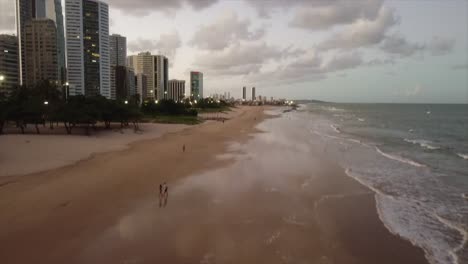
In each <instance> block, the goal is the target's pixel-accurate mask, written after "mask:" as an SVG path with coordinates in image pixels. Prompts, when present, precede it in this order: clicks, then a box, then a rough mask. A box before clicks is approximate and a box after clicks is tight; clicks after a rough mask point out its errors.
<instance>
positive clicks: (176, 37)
mask: <svg viewBox="0 0 468 264" xmlns="http://www.w3.org/2000/svg"><path fill="white" fill-rule="evenodd" d="M14 2H15V1H14V0H0V33H15V32H14V28H15V25H14V14H15V12H14ZM104 2H107V3H108V4H109V7H110V32H111V33H116V34H120V35H123V36H126V37H127V45H128V54H129V55H130V54H137V53H138V52H142V51H151V52H152V53H153V54H163V55H166V56H167V57H168V58H169V60H170V65H171V68H170V72H169V78H170V79H182V80H186V83H187V85H188V83H189V78H190V76H189V72H190V71H201V72H203V73H204V94H205V96H207V95H210V94H213V93H221V94H222V93H224V92H230V93H231V95H232V96H234V97H237V98H239V97H241V94H242V87H243V86H247V87H249V88H250V87H253V86H255V87H256V90H257V95H263V96H268V97H270V96H273V97H275V98H287V99H317V100H325V101H334V102H388V103H468V0H427V1H424V0H399V1H391V0H328V1H325V0H320V1H319V0H316V1H315V0H290V1H286V0H170V1H166V0H132V1H129V0H107V1H104Z"/></svg>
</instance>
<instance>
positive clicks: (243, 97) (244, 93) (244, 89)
mask: <svg viewBox="0 0 468 264" xmlns="http://www.w3.org/2000/svg"><path fill="white" fill-rule="evenodd" d="M242 100H244V101H245V100H247V88H246V87H245V86H244V87H242Z"/></svg>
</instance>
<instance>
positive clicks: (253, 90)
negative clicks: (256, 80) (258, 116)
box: [252, 87, 256, 101]
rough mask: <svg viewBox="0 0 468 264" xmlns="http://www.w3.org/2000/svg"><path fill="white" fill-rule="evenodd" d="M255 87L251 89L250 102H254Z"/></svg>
mask: <svg viewBox="0 0 468 264" xmlns="http://www.w3.org/2000/svg"><path fill="white" fill-rule="evenodd" d="M255 99H256V98H255V87H252V101H255Z"/></svg>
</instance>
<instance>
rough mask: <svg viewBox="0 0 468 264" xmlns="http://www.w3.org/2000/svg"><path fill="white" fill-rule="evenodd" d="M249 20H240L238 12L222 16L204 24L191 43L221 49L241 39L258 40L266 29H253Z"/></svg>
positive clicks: (196, 45) (211, 48)
mask: <svg viewBox="0 0 468 264" xmlns="http://www.w3.org/2000/svg"><path fill="white" fill-rule="evenodd" d="M249 28H250V21H249V20H240V19H239V18H238V16H237V14H236V13H234V12H229V13H227V14H224V15H222V16H220V17H219V18H218V19H217V20H215V21H214V22H213V23H212V24H210V25H202V26H201V27H200V28H199V29H198V30H197V31H196V32H195V34H194V36H193V38H192V40H191V42H190V44H192V45H193V46H195V47H198V48H200V49H206V50H220V49H224V48H226V47H228V46H229V45H230V44H231V43H234V42H238V41H240V40H258V39H260V38H261V37H263V35H265V31H264V30H263V29H258V30H255V31H252V30H250V29H249Z"/></svg>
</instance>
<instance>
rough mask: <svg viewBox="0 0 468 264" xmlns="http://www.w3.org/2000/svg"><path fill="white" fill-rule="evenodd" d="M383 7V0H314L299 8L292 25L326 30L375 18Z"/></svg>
mask: <svg viewBox="0 0 468 264" xmlns="http://www.w3.org/2000/svg"><path fill="white" fill-rule="evenodd" d="M260 2H262V1H260ZM381 7H382V0H362V1H349V0H337V1H318V2H312V3H311V4H309V5H307V6H305V7H304V8H298V10H297V12H296V13H295V15H294V17H293V19H292V21H291V22H290V25H291V26H293V27H298V28H304V29H309V30H324V29H329V28H331V27H333V26H335V25H342V24H349V23H352V22H355V21H357V20H358V19H368V20H374V19H375V18H376V16H377V15H378V13H379V10H380V9H381Z"/></svg>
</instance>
